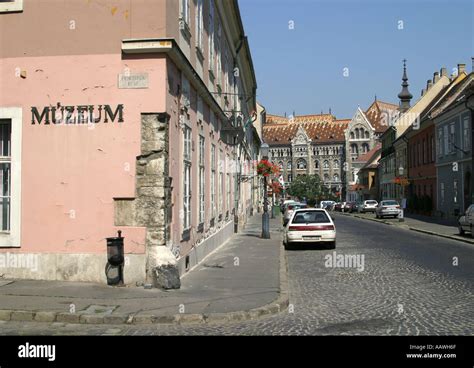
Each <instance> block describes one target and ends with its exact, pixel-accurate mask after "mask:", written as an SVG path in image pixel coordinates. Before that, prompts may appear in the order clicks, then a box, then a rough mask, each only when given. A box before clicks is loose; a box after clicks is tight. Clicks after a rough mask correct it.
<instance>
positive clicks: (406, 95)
mask: <svg viewBox="0 0 474 368" xmlns="http://www.w3.org/2000/svg"><path fill="white" fill-rule="evenodd" d="M402 80H403V82H402V91H401V92H400V93H399V94H398V98H399V99H400V107H399V110H400V112H401V113H404V112H405V111H407V110H408V109H409V108H410V101H411V99H412V98H413V95H412V94H411V93H410V91H408V77H407V61H406V59H403V77H402Z"/></svg>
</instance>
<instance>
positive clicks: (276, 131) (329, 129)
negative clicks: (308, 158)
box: [263, 114, 350, 145]
mask: <svg viewBox="0 0 474 368" xmlns="http://www.w3.org/2000/svg"><path fill="white" fill-rule="evenodd" d="M349 123H350V119H346V120H336V118H335V117H334V116H333V115H329V114H323V115H302V116H295V117H294V118H291V119H290V118H285V117H282V116H277V115H267V123H266V124H265V125H264V126H263V137H264V141H265V142H267V143H268V144H273V145H275V144H289V143H290V142H291V140H292V139H293V138H294V137H295V135H296V133H297V131H298V128H299V127H300V126H301V127H303V128H304V130H305V131H306V134H307V135H308V137H309V138H310V139H311V140H312V141H313V143H318V142H321V143H328V142H343V141H344V139H345V137H344V133H345V131H346V129H347V126H348V125H349Z"/></svg>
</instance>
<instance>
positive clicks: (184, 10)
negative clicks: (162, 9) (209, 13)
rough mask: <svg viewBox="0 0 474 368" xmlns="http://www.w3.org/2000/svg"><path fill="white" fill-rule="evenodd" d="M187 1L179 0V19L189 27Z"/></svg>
mask: <svg viewBox="0 0 474 368" xmlns="http://www.w3.org/2000/svg"><path fill="white" fill-rule="evenodd" d="M189 1H190V0H181V1H180V3H181V4H180V7H181V9H180V13H181V16H180V20H181V21H183V22H184V23H185V24H186V25H187V26H188V27H189V16H190V15H189V14H190V12H189Z"/></svg>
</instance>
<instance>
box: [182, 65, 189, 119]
mask: <svg viewBox="0 0 474 368" xmlns="http://www.w3.org/2000/svg"><path fill="white" fill-rule="evenodd" d="M181 83H182V87H181V88H182V90H181V104H182V107H183V108H185V109H186V110H188V109H189V107H190V106H191V86H190V84H189V80H188V79H187V78H186V77H185V76H184V73H183V74H182V76H181Z"/></svg>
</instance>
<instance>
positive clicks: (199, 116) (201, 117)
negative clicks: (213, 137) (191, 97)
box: [197, 95, 204, 123]
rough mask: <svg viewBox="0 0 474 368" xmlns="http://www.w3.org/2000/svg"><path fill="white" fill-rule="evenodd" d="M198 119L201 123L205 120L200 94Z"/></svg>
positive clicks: (198, 98)
mask: <svg viewBox="0 0 474 368" xmlns="http://www.w3.org/2000/svg"><path fill="white" fill-rule="evenodd" d="M197 120H198V122H201V123H202V121H203V120H204V114H203V103H202V97H201V96H199V95H198V96H197Z"/></svg>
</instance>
